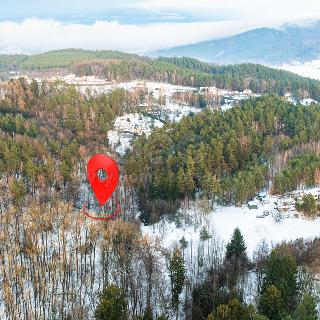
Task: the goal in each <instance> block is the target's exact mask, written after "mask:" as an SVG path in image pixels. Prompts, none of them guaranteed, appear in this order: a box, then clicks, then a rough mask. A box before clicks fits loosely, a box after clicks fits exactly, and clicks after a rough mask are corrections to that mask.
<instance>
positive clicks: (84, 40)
mask: <svg viewBox="0 0 320 320" xmlns="http://www.w3.org/2000/svg"><path fill="white" fill-rule="evenodd" d="M255 26H256V25H254V24H247V23H244V22H239V21H222V22H195V23H161V24H160V23H159V24H149V25H122V24H119V23H118V22H116V21H112V22H105V21H97V22H96V23H94V24H92V25H85V24H65V23H62V22H60V21H56V20H41V19H26V20H24V21H22V22H21V23H18V22H0V51H4V50H7V51H8V50H9V51H13V50H20V51H21V50H22V51H24V52H30V53H33V52H40V51H46V50H53V49H61V48H84V49H116V50H125V51H139V52H143V51H146V50H154V49H159V48H168V47H173V46H177V45H183V44H188V43H193V42H198V41H203V40H209V39H213V38H218V37H223V36H228V35H231V34H235V33H238V32H242V31H245V30H248V29H250V28H252V27H255Z"/></svg>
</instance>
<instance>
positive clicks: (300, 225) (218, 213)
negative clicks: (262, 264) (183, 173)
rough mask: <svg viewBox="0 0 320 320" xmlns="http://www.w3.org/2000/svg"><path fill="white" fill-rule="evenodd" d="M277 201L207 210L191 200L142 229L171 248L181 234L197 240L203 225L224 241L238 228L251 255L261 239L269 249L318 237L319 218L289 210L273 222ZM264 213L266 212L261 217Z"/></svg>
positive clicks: (189, 240) (188, 238)
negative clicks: (169, 216)
mask: <svg viewBox="0 0 320 320" xmlns="http://www.w3.org/2000/svg"><path fill="white" fill-rule="evenodd" d="M279 201H281V200H280V199H279V198H278V197H275V196H268V198H267V200H266V201H265V202H264V203H262V202H261V204H260V206H259V207H258V208H257V209H249V208H248V206H243V207H236V206H229V207H221V206H218V207H216V208H215V209H214V210H210V211H209V212H208V213H206V210H205V209H204V208H203V206H202V205H201V203H199V202H193V203H192V204H190V208H189V209H181V210H180V212H179V213H180V214H179V218H178V219H176V220H174V221H168V219H163V220H161V221H160V222H158V223H156V224H154V225H151V226H143V227H142V231H143V233H146V234H149V235H150V236H159V237H160V239H162V243H163V245H164V246H165V247H174V246H175V245H178V244H179V241H180V240H181V239H182V238H183V237H184V238H185V240H186V241H188V242H193V243H197V242H199V241H200V231H201V230H202V229H203V228H206V230H207V231H208V232H209V233H210V234H211V235H212V236H213V237H214V238H215V239H217V240H218V241H219V242H222V243H224V244H226V243H227V242H228V241H229V240H230V238H231V236H232V233H233V231H234V229H235V228H236V227H238V228H239V229H240V230H241V232H242V234H243V235H244V238H245V241H246V246H247V253H248V255H249V256H252V255H253V253H254V251H255V249H256V247H257V245H258V244H259V243H261V242H262V241H264V242H265V243H267V244H268V245H269V248H271V247H272V246H274V245H276V244H277V243H279V242H281V241H289V240H295V239H297V238H304V239H313V238H315V237H318V236H320V218H317V219H315V220H308V219H306V218H304V217H302V216H301V215H298V214H297V212H295V211H289V212H288V213H284V214H283V217H284V218H283V219H281V220H280V221H279V222H276V219H275V215H274V212H275V209H274V208H275V202H278V203H279ZM266 212H268V213H269V215H267V216H265V217H262V216H264V214H265V213H266ZM272 213H273V214H272Z"/></svg>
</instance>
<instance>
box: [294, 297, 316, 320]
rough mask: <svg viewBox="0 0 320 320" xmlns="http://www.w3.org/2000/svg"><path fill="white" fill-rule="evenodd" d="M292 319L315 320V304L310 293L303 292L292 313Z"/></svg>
mask: <svg viewBox="0 0 320 320" xmlns="http://www.w3.org/2000/svg"><path fill="white" fill-rule="evenodd" d="M293 319H294V320H317V319H318V313H317V304H316V302H315V300H314V298H313V297H312V296H311V295H310V294H305V295H304V297H303V299H302V301H301V302H300V304H299V305H298V307H297V309H296V310H295V312H294V314H293Z"/></svg>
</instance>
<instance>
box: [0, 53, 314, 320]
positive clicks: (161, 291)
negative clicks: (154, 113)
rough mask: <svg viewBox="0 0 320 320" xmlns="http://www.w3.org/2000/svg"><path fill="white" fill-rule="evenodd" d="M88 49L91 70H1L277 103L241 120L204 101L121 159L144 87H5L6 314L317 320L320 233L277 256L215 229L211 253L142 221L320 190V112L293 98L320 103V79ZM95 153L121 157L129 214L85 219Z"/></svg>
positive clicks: (306, 203) (121, 195)
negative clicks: (97, 90)
mask: <svg viewBox="0 0 320 320" xmlns="http://www.w3.org/2000/svg"><path fill="white" fill-rule="evenodd" d="M71 52H73V51H72V50H71ZM76 52H77V54H78V55H80V56H81V57H80V58H81V61H79V59H80V58H77V57H76V58H74V57H73V56H72V58H70V54H69V53H68V51H64V54H65V55H63V57H60V59H58V57H59V55H60V54H61V55H62V53H57V52H56V53H54V54H53V53H50V54H47V55H43V56H39V57H36V58H34V57H33V58H31V57H30V58H29V57H20V56H19V57H11V58H10V59H9V58H8V57H6V58H5V59H3V60H2V62H1V66H3V65H5V66H7V67H8V66H9V65H10V66H13V65H15V66H19V68H20V67H21V68H22V67H23V68H24V69H26V70H27V69H28V70H31V69H37V68H38V69H41V68H46V67H47V66H54V67H55V68H65V67H68V68H70V69H71V70H74V71H75V72H76V74H79V75H92V74H94V75H101V76H104V77H106V78H107V79H109V80H117V81H125V80H131V79H136V78H138V79H147V80H154V81H160V82H161V81H162V82H169V83H173V84H179V85H188V86H193V87H198V86H208V85H216V86H218V87H221V88H226V89H232V90H234V89H236V90H243V89H251V90H252V91H254V92H257V93H264V94H265V95H263V96H262V97H259V98H250V99H248V100H246V101H243V102H241V103H239V104H238V105H237V106H235V107H233V108H232V109H230V110H227V111H221V110H219V109H215V110H212V109H210V108H206V107H203V110H202V111H201V112H199V113H198V114H190V115H189V116H185V117H183V118H182V120H181V121H180V122H177V123H170V122H168V121H164V126H163V127H162V128H157V129H155V130H153V131H152V133H151V134H150V136H148V137H146V136H145V135H144V134H143V135H141V136H139V137H138V138H137V139H136V140H135V142H134V144H133V148H132V150H131V151H129V152H127V153H126V154H125V156H124V157H120V156H119V155H117V154H116V153H115V152H114V151H113V149H112V148H111V146H110V145H109V143H108V139H107V133H108V131H109V130H110V129H112V127H113V125H114V121H115V119H116V118H117V117H119V116H122V115H125V114H127V113H130V112H137V106H138V105H141V104H142V103H143V102H144V99H143V96H142V95H141V94H140V93H139V92H134V91H125V90H123V89H116V90H114V91H112V92H111V93H107V94H100V95H91V94H81V93H80V92H79V91H78V90H77V89H76V88H75V86H73V85H68V84H66V83H64V82H62V81H56V82H50V83H49V82H46V81H43V82H41V83H38V82H37V81H35V80H33V81H31V82H30V83H28V82H27V81H26V80H25V79H23V78H21V79H18V80H13V79H11V80H9V81H4V82H1V85H0V86H1V87H0V89H1V90H0V92H1V93H2V92H3V95H1V100H0V137H1V138H0V199H1V201H0V219H1V223H0V239H1V241H0V261H1V263H0V279H1V281H0V296H1V301H0V315H1V316H0V317H2V315H4V319H38V320H40V319H65V320H69V319H79V320H82V319H83V320H84V319H97V320H105V319H112V320H113V319H117V320H118V319H121V320H126V319H130V320H131V319H132V320H138V319H139V320H151V319H158V320H165V319H167V320H169V319H193V320H198V319H199V320H202V319H204V320H268V319H269V320H284V319H285V320H290V319H292V320H306V319H310V320H316V319H318V314H317V304H318V300H317V299H318V297H319V287H318V285H319V284H318V281H317V279H316V277H317V275H318V272H319V252H320V240H319V239H318V238H316V239H313V240H303V239H297V240H293V241H289V242H283V243H277V244H275V245H274V246H273V247H272V248H268V247H267V246H266V244H265V243H264V242H262V243H260V244H259V245H258V247H257V248H256V250H255V252H254V254H252V255H251V254H248V250H247V244H246V241H245V238H244V235H243V234H242V232H241V230H240V229H238V228H236V229H235V230H234V232H233V235H232V236H231V238H230V239H229V241H228V243H221V242H220V241H219V240H218V238H217V237H216V236H215V234H214V233H212V232H211V231H210V230H207V229H206V228H205V227H203V229H202V230H201V233H200V241H199V242H198V243H188V242H187V241H186V240H185V239H184V238H182V239H176V240H177V244H176V246H175V248H174V249H172V250H171V249H169V248H168V247H166V246H164V245H163V244H162V242H161V239H160V238H157V237H156V238H153V237H150V236H149V235H148V234H146V233H143V227H144V224H146V225H147V224H149V225H150V224H153V223H155V222H157V221H160V220H161V217H163V216H168V217H169V218H170V217H171V215H172V214H177V211H178V209H181V210H182V215H183V214H184V211H183V209H184V208H189V207H191V206H192V205H193V204H194V202H196V201H203V202H205V203H209V206H210V208H213V207H214V206H215V205H231V204H232V205H235V206H241V205H244V204H245V203H246V202H247V201H248V200H250V199H252V198H253V197H254V196H255V195H256V194H257V193H259V192H260V191H261V190H265V189H270V190H272V193H273V194H279V195H280V194H285V193H286V192H289V191H291V190H294V189H297V188H299V187H301V186H316V185H319V181H320V180H319V179H320V174H319V170H320V159H319V140H320V105H319V104H312V105H310V106H304V105H302V104H297V105H293V104H291V103H289V102H287V101H286V100H285V99H284V98H283V97H282V96H283V94H284V93H285V92H286V91H287V90H291V91H292V92H295V93H296V94H298V95H301V96H302V97H313V98H314V99H316V98H317V97H319V94H320V84H319V82H318V81H315V80H310V79H307V78H302V77H299V76H295V75H293V74H289V73H287V72H284V71H278V70H273V69H270V68H267V67H262V66H258V65H249V64H248V65H247V64H245V65H239V66H226V67H217V66H213V65H209V64H205V63H201V62H198V61H196V60H194V59H189V58H180V59H175V58H158V59H150V58H141V57H136V56H134V55H129V54H120V53H117V52H112V54H111V53H110V52H109V53H108V54H107V53H105V55H106V56H107V58H108V60H106V56H104V54H103V53H96V54H95V55H93V54H92V53H85V52H84V53H83V52H78V51H76ZM66 55H67V56H68V57H67V58H68V59H67V58H66ZM83 55H84V57H83ZM48 57H49V58H50V59H49V58H48ZM54 57H55V58H54ZM32 59H34V60H33V62H32ZM45 59H49V60H48V62H46V61H45ZM51 59H56V60H55V61H56V64H54V63H52V60H51ZM64 59H66V60H64ZM92 59H94V60H95V61H92ZM46 63H48V65H47V64H46ZM33 71H34V70H33ZM249 75H250V77H249ZM249 78H250V79H249ZM95 153H106V154H109V155H110V156H112V157H113V158H114V159H116V160H117V162H118V164H119V166H120V169H121V179H120V183H119V187H118V189H117V191H116V194H115V195H114V197H113V198H112V199H111V205H110V206H111V208H114V207H115V206H116V202H117V201H116V200H117V199H120V202H121V212H122V213H121V215H120V217H117V218H116V219H113V220H109V221H106V222H102V221H94V220H90V219H88V218H86V216H85V215H84V214H83V212H82V209H81V208H82V205H83V203H84V202H86V201H87V197H88V193H89V192H90V189H89V187H88V181H87V178H86V176H85V174H84V172H85V170H86V163H87V161H88V160H89V158H90V157H91V155H92V154H95ZM279 159H280V160H281V161H280V160H279ZM84 190H89V191H87V192H85V191H84ZM298 205H300V206H302V207H301V208H299V210H300V211H302V212H305V213H306V216H307V217H308V218H310V219H311V218H316V217H317V216H318V214H319V211H318V208H317V207H316V208H315V209H314V208H313V207H312V200H310V199H308V198H304V199H303V202H302V203H301V204H298ZM310 208H311V209H310ZM309 210H313V211H311V214H308V213H309ZM314 210H315V211H314ZM138 213H139V214H140V217H138ZM180 213H181V211H180Z"/></svg>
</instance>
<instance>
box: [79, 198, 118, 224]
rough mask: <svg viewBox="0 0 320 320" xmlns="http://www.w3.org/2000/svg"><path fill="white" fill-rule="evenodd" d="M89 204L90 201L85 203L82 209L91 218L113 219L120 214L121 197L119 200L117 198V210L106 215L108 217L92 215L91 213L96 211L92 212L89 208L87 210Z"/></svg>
mask: <svg viewBox="0 0 320 320" xmlns="http://www.w3.org/2000/svg"><path fill="white" fill-rule="evenodd" d="M87 205H88V202H87V203H85V204H84V205H83V207H82V211H83V212H84V214H85V215H86V216H87V217H88V218H91V219H94V220H109V219H112V218H114V217H116V216H118V215H119V213H120V210H121V207H120V201H119V199H118V200H117V209H116V211H115V212H114V213H113V214H110V215H108V216H106V217H95V216H92V215H91V214H92V213H94V212H92V213H90V212H89V211H88V210H86V207H87Z"/></svg>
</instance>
